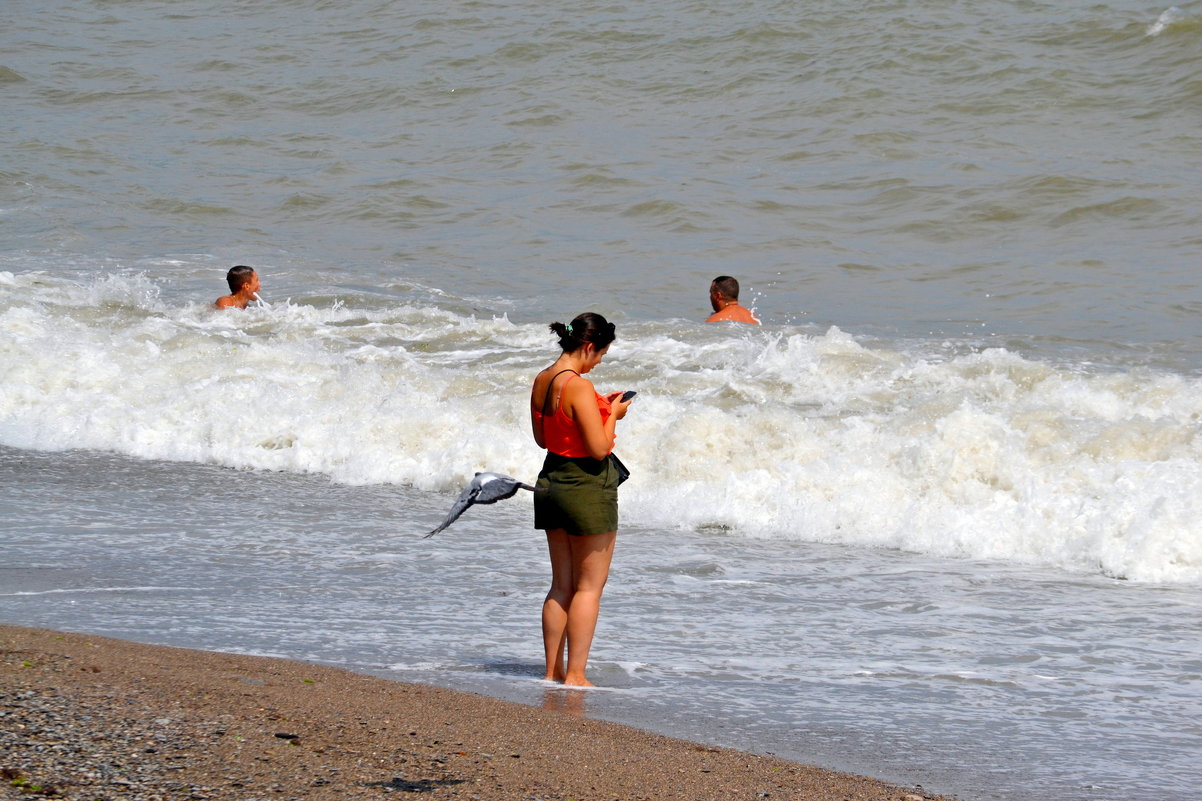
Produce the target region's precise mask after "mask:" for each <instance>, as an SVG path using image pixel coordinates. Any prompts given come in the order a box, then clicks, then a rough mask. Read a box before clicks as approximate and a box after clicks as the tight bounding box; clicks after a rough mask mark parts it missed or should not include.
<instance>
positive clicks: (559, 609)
mask: <svg viewBox="0 0 1202 801" xmlns="http://www.w3.org/2000/svg"><path fill="white" fill-rule="evenodd" d="M571 539H572V537H570V536H569V535H568V533H567V532H566V531H564V530H563V529H550V530H548V531H547V548H548V550H549V551H550V553H551V589H549V590H547V597H546V599H545V600H544V601H543V650H544V651H545V652H546V657H547V671H546V674H545V675H544V676H543V678H544V679H546V680H547V681H559V682H562V681H563V680H564V677H565V676H566V675H567V669H566V668H565V666H564V660H563V652H564V648H565V647H566V646H567V644H568V641H567V633H568V609H569V607H570V606H571V604H572V588H573V586H574V585H575V580H574V578H573V575H572V547H571V542H570V541H571Z"/></svg>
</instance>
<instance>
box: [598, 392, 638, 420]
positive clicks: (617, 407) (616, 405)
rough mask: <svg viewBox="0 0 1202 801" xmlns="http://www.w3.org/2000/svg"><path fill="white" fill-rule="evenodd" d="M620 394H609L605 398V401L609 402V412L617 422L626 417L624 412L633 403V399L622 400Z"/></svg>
mask: <svg viewBox="0 0 1202 801" xmlns="http://www.w3.org/2000/svg"><path fill="white" fill-rule="evenodd" d="M622 394H623V393H621V392H610V393H609V394H607V395H606V396H605V398H606V400H608V401H609V408H610V410H611V411H612V412H613V415H614V417H615V418H616V419H618V420H621V419H622V418H623V417H625V416H626V410H627V409H628V408H630V404H632V403H634V398H631V399H630V400H628V401H624V400H622Z"/></svg>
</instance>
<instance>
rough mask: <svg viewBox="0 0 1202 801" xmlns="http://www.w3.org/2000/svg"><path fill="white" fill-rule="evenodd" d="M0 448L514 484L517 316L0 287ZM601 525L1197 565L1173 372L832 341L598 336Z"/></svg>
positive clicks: (1194, 426) (535, 363)
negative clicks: (618, 413)
mask: <svg viewBox="0 0 1202 801" xmlns="http://www.w3.org/2000/svg"><path fill="white" fill-rule="evenodd" d="M0 330H2V331H3V332H4V337H3V343H2V344H0V370H2V371H3V374H4V377H5V378H4V382H3V384H2V385H0V443H3V444H5V445H9V446H13V447H18V448H27V449H40V450H63V449H71V448H89V449H98V450H105V451H113V452H118V453H123V454H129V455H133V456H136V457H141V458H153V459H165V460H176V461H187V462H198V463H211V464H219V465H225V466H228V467H232V468H244V469H260V470H278V471H290V472H300V473H319V474H323V475H328V476H330V477H331V478H332V479H333V480H335V481H338V482H341V483H346V484H358V485H362V484H378V483H400V484H406V485H410V486H413V487H415V488H418V489H423V490H437V491H446V490H448V489H452V488H454V487H457V486H458V485H459V484H461V483H462V481H463V480H464V478H465V477H467V476H470V474H471V473H472V472H473V471H475V470H480V469H485V468H488V469H494V470H499V471H503V472H508V473H511V474H514V475H519V476H527V477H531V476H533V475H534V473H536V472H537V470H538V466H539V463H540V460H541V453H540V452H539V451H538V450H537V449H536V448H535V447H534V446H533V444H532V443H531V442H530V436H529V431H528V428H529V423H528V418H527V411H526V404H527V397H526V392H527V391H528V390H527V387H528V386H529V381H530V380H531V377H532V376H533V374H534V372H535V371H536V370H538V369H540V368H541V367H542V366H544V365H545V364H546V363H547V362H548V361H549V359H550V358H551V356H552V355H553V354H552V346H553V343H551V342H550V341H549V337H548V335H547V333H546V330H545V328H544V327H543V326H541V325H520V324H516V323H513V322H511V321H509V320H508V319H507V318H505V317H480V316H472V315H467V314H463V313H459V312H454V311H449V310H446V309H443V308H439V307H437V306H422V305H412V306H407V305H384V304H380V303H374V304H373V305H371V306H370V307H363V308H356V305H355V303H353V302H346V303H341V302H340V303H332V304H330V305H328V306H324V307H319V306H314V305H305V304H292V303H289V302H287V301H278V302H276V303H274V304H273V305H272V307H271V308H269V309H251V310H248V311H246V312H244V313H230V312H217V311H215V310H213V309H211V308H209V307H208V306H207V304H205V305H200V304H191V305H183V306H174V305H171V304H170V303H167V302H165V301H164V300H163V299H162V298H161V297H160V296H159V294H158V291H157V288H156V286H155V285H154V284H153V283H152V282H150V281H148V280H147V279H146V278H144V277H142V276H138V275H126V276H120V275H110V276H108V277H106V278H103V279H97V280H94V281H91V282H82V283H81V282H73V281H68V280H64V279H54V278H50V277H48V276H45V275H40V274H35V273H16V274H13V273H6V274H4V275H3V276H2V277H0ZM593 377H594V378H595V381H596V383H597V386H598V387H599V388H600V389H601V390H602V391H606V390H612V389H625V388H637V389H639V391H640V396H639V400H638V402H637V403H636V404H635V406H634V407H632V411H631V415H630V417H629V419H628V420H627V421H625V422H624V423H623V424H622V426H621V427H620V429H619V439H618V450H619V452H620V453H621V454H622V457H623V459H624V461H626V462H627V463H628V464H629V465H630V466H631V467H632V469H633V471H634V478H633V479H632V480H631V481H630V482H629V483H628V484H627V485H626V487H625V488H624V493H623V499H622V506H623V519H624V521H626V522H627V523H628V524H630V525H635V526H640V527H644V528H674V529H679V528H683V529H700V528H706V527H715V526H717V527H723V528H726V529H729V530H733V531H737V532H741V533H743V534H745V535H746V536H751V537H774V538H793V539H802V540H808V541H824V542H836V543H843V544H849V545H856V546H870V547H886V548H897V549H904V550H909V551H916V552H922V553H930V554H937V555H941V556H948V557H954V558H964V559H993V560H1003V561H1010V562H1020V563H1030V564H1040V565H1051V566H1055V567H1058V568H1062V569H1068V570H1074V571H1081V570H1084V571H1100V572H1103V573H1105V574H1108V575H1111V576H1118V577H1124V578H1130V579H1136V580H1141V581H1164V582H1182V581H1184V582H1192V581H1197V580H1199V579H1202V544H1200V543H1202V538H1199V537H1198V536H1197V533H1198V532H1197V522H1196V521H1197V520H1199V519H1202V437H1200V436H1199V434H1198V421H1199V420H1200V419H1202V392H1200V390H1202V386H1200V383H1202V382H1200V380H1199V379H1197V378H1191V377H1187V376H1182V375H1177V374H1172V373H1157V372H1154V371H1150V370H1140V369H1136V368H1131V369H1126V370H1115V369H1110V370H1106V371H1100V370H1097V369H1096V368H1093V367H1091V366H1090V365H1087V364H1060V365H1057V364H1052V363H1047V362H1042V361H1038V360H1033V359H1030V358H1025V357H1023V356H1020V355H1018V354H1016V353H1013V352H1011V351H1008V350H1006V349H1004V348H992V349H984V350H982V349H978V348H975V347H971V346H967V345H955V344H954V343H950V344H949V343H942V345H940V346H939V347H936V346H933V345H931V344H929V343H928V344H925V345H906V346H902V345H900V344H895V345H894V346H893V347H890V346H888V345H886V344H883V343H874V344H871V345H869V344H864V343H862V342H860V341H858V340H857V338H856V337H855V336H854V335H852V334H849V333H847V332H844V331H841V330H839V329H837V328H830V329H828V330H825V331H822V332H814V331H806V330H802V329H798V328H791V327H771V328H765V329H762V330H761V329H756V330H740V331H737V332H733V333H732V332H731V331H729V330H728V329H726V328H724V327H722V328H719V327H716V326H710V327H705V326H702V325H699V324H692V323H680V322H676V323H672V322H646V323H635V324H631V325H626V326H624V327H623V330H622V332H621V337H620V339H619V341H618V343H617V344H616V345H615V347H614V349H613V351H612V352H611V355H610V357H609V358H608V359H607V361H606V363H605V364H604V366H603V367H602V368H601V369H599V370H598V371H597V373H596V374H595V375H594V376H593Z"/></svg>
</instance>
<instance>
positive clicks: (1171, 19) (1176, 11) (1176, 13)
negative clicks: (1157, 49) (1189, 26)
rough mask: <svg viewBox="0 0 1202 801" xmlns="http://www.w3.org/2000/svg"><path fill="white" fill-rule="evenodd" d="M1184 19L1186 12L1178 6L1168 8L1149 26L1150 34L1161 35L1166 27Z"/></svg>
mask: <svg viewBox="0 0 1202 801" xmlns="http://www.w3.org/2000/svg"><path fill="white" fill-rule="evenodd" d="M1183 19H1185V12H1184V11H1182V10H1181V9H1180V8H1177V6H1172V7H1170V8H1166V9H1165V10H1164V11H1162V12H1160V16H1159V17H1157V18H1156V21H1155V22H1153V23H1152V24H1151V25H1149V26H1148V36H1159V35H1160V34H1162V33H1164V31H1165V29H1166V28H1168V27H1170V26H1171V25H1173V24H1174V23H1176V22H1180V21H1181V20H1183Z"/></svg>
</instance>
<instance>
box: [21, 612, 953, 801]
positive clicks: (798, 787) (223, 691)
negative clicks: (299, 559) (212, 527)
mask: <svg viewBox="0 0 1202 801" xmlns="http://www.w3.org/2000/svg"><path fill="white" fill-rule="evenodd" d="M0 656H2V659H0V676H2V677H3V680H2V681H0V774H2V775H3V779H2V781H0V798H60V799H70V800H71V801H97V800H98V799H102V800H103V801H109V800H110V799H111V800H112V801H117V799H121V800H122V801H149V800H150V799H238V800H239V801H253V800H255V799H313V800H314V801H322V800H324V799H339V801H345V799H374V798H390V799H397V798H406V797H409V798H422V799H443V798H448V799H449V798H454V799H482V800H484V801H507V800H508V799H512V801H543V800H545V801H550V800H551V799H561V800H564V801H566V799H576V800H577V801H593V800H594V799H597V800H599V801H605V800H608V799H621V801H635V800H636V799H649V800H651V801H659V800H660V799H687V800H688V801H703V800H708V799H713V801H741V800H742V799H747V800H748V801H762V800H764V799H766V800H767V801H776V800H778V799H793V800H795V801H800V800H802V799H804V800H805V801H920V799H923V798H931V797H933V796H929V795H927V794H925V793H924V792H923V791H922V789H921V788H910V789H905V788H899V787H895V786H892V785H888V784H884V783H882V782H878V781H875V780H873V779H867V778H861V777H858V776H849V775H845V774H840V773H835V772H832V771H828V770H823V769H820V768H814V767H808V766H805V765H801V764H797V763H795V762H789V761H787V760H783V759H778V758H775V757H766V756H754V755H750V754H745V753H741V752H738V751H732V750H728V749H721V748H711V747H709V746H704V745H699V744H697V743H691V742H686V741H684V740H677V739H673V738H670V737H662V736H659V735H655V734H650V733H647V732H644V731H640V730H638V729H632V728H630V727H627V726H622V725H618V724H614V723H607V722H603V721H596V720H588V719H585V718H582V717H578V716H575V715H573V714H571V708H572V699H573V695H574V694H577V693H579V692H580V691H568V690H564V691H562V692H561V691H554V692H553V693H551V695H553V696H557V697H559V700H560V701H561V702H562V706H563V708H562V709H543V708H537V707H531V706H524V705H521V704H514V703H510V702H507V701H499V700H496V699H493V698H486V697H483V696H478V695H473V694H470V693H462V692H456V691H453V690H445V689H441V688H437V687H428V686H424V685H413V684H402V683H400V682H394V681H388V680H385V679H380V678H375V677H371V676H363V675H359V674H355V673H349V672H347V671H344V670H338V669H335V668H330V667H324V666H319V665H311V664H306V663H302V662H292V661H287V660H282V659H265V658H260V657H248V656H237V655H233V654H222V653H213V652H208V651H192V650H185V649H180V648H168V647H163V646H151V645H141V644H138V643H131V642H125V641H122V640H112V639H106V638H104V637H93V636H88V635H81V634H66V633H62V632H53V631H44V630H40V629H28V628H19V627H14V626H0Z"/></svg>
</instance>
